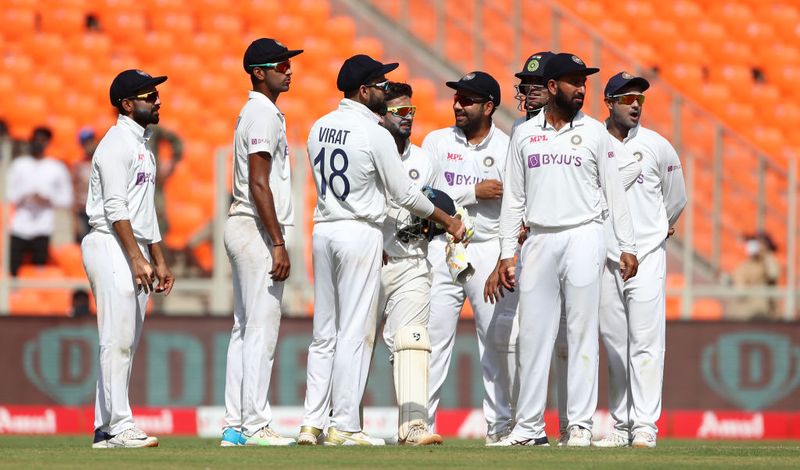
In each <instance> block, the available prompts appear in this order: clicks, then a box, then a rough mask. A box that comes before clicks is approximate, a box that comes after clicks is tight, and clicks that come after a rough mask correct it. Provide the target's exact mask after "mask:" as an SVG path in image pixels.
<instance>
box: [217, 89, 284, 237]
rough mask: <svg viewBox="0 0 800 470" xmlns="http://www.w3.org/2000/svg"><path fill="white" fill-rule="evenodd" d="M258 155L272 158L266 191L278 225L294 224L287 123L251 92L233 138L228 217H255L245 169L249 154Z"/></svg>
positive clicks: (272, 106) (264, 99) (259, 95)
mask: <svg viewBox="0 0 800 470" xmlns="http://www.w3.org/2000/svg"><path fill="white" fill-rule="evenodd" d="M258 152H266V153H268V154H269V155H270V156H271V159H272V168H271V170H270V173H269V188H270V189H271V190H272V199H273V202H274V204H275V215H276V216H277V219H278V223H279V224H281V225H282V226H287V225H294V208H293V206H292V175H291V171H290V164H289V145H288V144H287V143H286V120H285V119H284V117H283V113H281V111H280V110H279V109H278V108H277V107H276V106H275V103H273V102H272V101H271V100H270V99H269V98H267V97H266V95H264V94H263V93H259V92H257V91H250V92H249V93H248V100H247V103H245V105H244V107H242V110H241V111H240V112H239V118H238V119H237V121H236V131H235V132H234V135H233V204H231V208H230V210H229V211H228V215H246V216H250V217H256V218H258V210H257V209H256V207H255V205H254V204H253V202H252V201H251V196H252V195H251V194H250V184H249V173H250V172H249V167H248V160H249V158H250V155H252V154H254V153H258Z"/></svg>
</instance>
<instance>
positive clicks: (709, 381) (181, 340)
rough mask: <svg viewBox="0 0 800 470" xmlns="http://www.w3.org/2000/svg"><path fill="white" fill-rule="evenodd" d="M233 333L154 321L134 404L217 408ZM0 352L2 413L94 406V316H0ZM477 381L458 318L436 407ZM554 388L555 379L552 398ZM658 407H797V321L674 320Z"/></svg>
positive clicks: (382, 388)
mask: <svg viewBox="0 0 800 470" xmlns="http://www.w3.org/2000/svg"><path fill="white" fill-rule="evenodd" d="M231 326H232V319H231V318H187V317H159V316H155V317H148V318H147V320H146V321H145V331H144V335H143V337H142V341H141V343H140V345H139V349H138V351H137V352H136V356H135V360H134V367H133V374H132V377H131V401H132V403H133V404H135V405H138V406H150V407H194V406H213V405H222V404H223V396H224V387H225V355H226V351H227V347H228V339H229V336H230V329H231ZM310 341H311V321H310V320H308V319H299V320H298V319H284V320H283V321H282V324H281V333H280V339H279V341H278V347H277V349H276V357H275V362H274V370H273V377H272V390H271V391H270V394H271V400H272V404H274V405H276V406H302V404H303V398H304V396H305V380H306V367H305V364H306V357H307V351H308V345H309V344H310ZM600 349H601V351H602V349H603V348H602V346H601V347H600ZM0 354H1V355H2V356H1V357H2V361H0V376H1V377H2V380H1V381H0V405H66V406H79V405H91V404H92V403H93V402H94V393H95V377H96V369H97V329H96V325H95V323H94V321H93V319H92V318H88V319H85V320H73V319H68V318H0ZM605 370H606V369H605V363H604V362H602V361H601V364H600V402H599V406H600V407H601V408H605V406H606V398H605V395H606V393H605V391H606V380H605V375H606V374H605ZM479 374H480V367H479V362H478V345H477V337H476V335H475V328H474V325H473V324H472V323H471V322H469V321H462V322H461V323H460V324H459V325H458V334H457V336H456V341H455V348H454V352H453V360H452V361H451V364H450V373H449V376H448V379H447V382H446V383H445V386H444V390H443V393H442V403H441V405H440V406H441V408H449V409H453V408H459V409H472V408H480V407H481V399H482V389H483V385H482V383H481V380H480V376H479ZM553 392H555V383H553V381H551V394H550V395H551V397H554V396H555V394H554V393H553ZM365 404H366V405H368V406H378V407H382V406H392V405H393V404H394V391H393V386H392V373H391V367H390V364H389V360H388V353H387V351H386V348H385V346H384V345H383V344H382V343H381V342H380V340H379V342H378V344H377V345H376V352H375V356H374V360H373V365H372V371H371V373H370V378H369V383H368V387H367V393H366V397H365ZM551 404H552V403H551ZM663 407H664V409H665V410H670V409H673V410H691V409H714V410H743V411H757V410H772V411H799V410H800V324H799V323H716V322H714V323H699V322H694V323H690V322H686V323H683V322H678V323H668V324H667V351H666V369H665V377H664V398H663Z"/></svg>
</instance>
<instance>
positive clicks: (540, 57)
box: [514, 51, 555, 79]
mask: <svg viewBox="0 0 800 470" xmlns="http://www.w3.org/2000/svg"><path fill="white" fill-rule="evenodd" d="M554 55H555V54H553V53H552V52H550V51H543V52H537V53H535V54H531V56H530V57H528V60H526V61H525V65H523V66H522V71H521V72H519V73H515V74H514V76H515V77H517V78H519V79H522V78H525V77H543V76H544V68H545V66H547V62H548V61H549V60H550V58H551V57H553V56H554Z"/></svg>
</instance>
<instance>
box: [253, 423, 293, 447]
mask: <svg viewBox="0 0 800 470" xmlns="http://www.w3.org/2000/svg"><path fill="white" fill-rule="evenodd" d="M245 437H246V439H247V441H246V442H245V443H244V445H246V446H293V445H295V444H297V442H295V440H294V439H292V438H291V437H283V436H281V435H280V434H278V433H277V432H275V431H274V430H273V429H272V428H271V427H269V426H264V427H263V428H261V429H259V430H258V431H256V433H255V434H253V435H252V436H249V437H248V436H245Z"/></svg>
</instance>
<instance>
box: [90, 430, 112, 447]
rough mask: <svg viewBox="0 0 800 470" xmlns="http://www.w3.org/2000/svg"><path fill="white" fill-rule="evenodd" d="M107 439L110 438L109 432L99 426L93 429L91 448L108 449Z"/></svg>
mask: <svg viewBox="0 0 800 470" xmlns="http://www.w3.org/2000/svg"><path fill="white" fill-rule="evenodd" d="M109 439H111V434H109V433H107V432H105V431H101V430H100V428H97V429H95V430H94V440H93V441H92V449H108V440H109Z"/></svg>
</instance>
